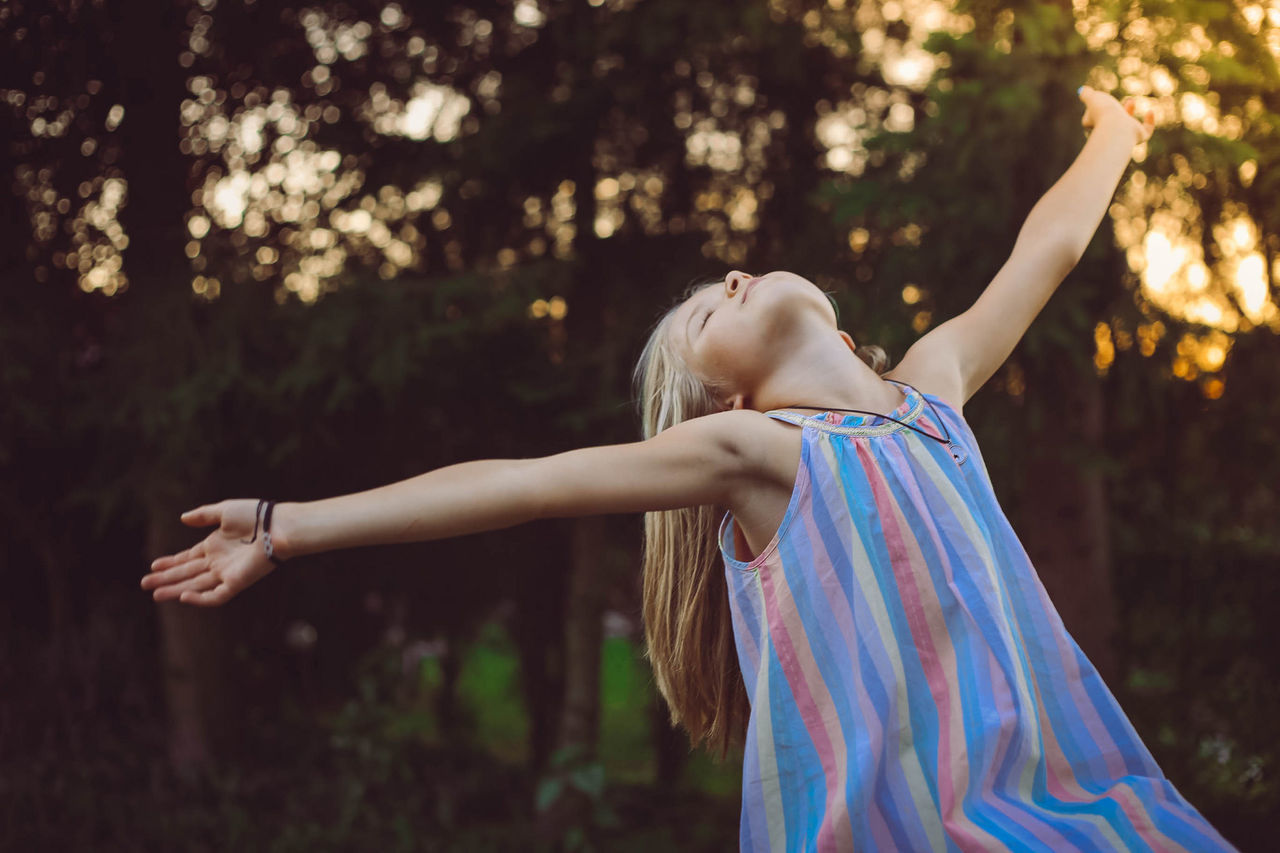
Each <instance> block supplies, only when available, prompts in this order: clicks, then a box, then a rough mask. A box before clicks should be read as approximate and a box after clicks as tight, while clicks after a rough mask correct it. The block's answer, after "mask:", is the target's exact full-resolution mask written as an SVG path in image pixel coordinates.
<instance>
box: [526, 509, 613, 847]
mask: <svg viewBox="0 0 1280 853" xmlns="http://www.w3.org/2000/svg"><path fill="white" fill-rule="evenodd" d="M606 522H607V519H605V518H603V517H601V516H589V517H586V518H578V519H574V520H573V521H572V522H571V525H572V528H571V531H572V532H571V534H570V548H569V553H570V567H569V586H568V590H567V593H566V607H565V678H564V684H565V695H564V705H563V706H562V708H561V711H560V725H559V731H558V733H557V737H556V753H557V755H558V758H559V761H558V762H557V761H555V760H554V759H553V766H552V768H551V770H550V778H552V779H556V780H559V782H560V784H561V785H562V787H561V789H560V794H559V796H557V797H556V798H555V799H554V801H553V802H552V804H551V806H550V808H547V809H546V810H545V811H543V812H542V813H541V814H540V816H539V827H538V829H539V834H540V835H541V836H542V837H543V838H544V839H552V840H554V839H560V838H563V837H564V835H565V833H566V831H567V830H568V829H569V828H570V827H589V826H590V825H591V822H592V816H591V815H592V809H593V802H592V800H593V796H594V794H595V793H598V792H588V791H583V790H582V789H581V788H580V787H578V786H577V785H575V784H574V780H575V779H576V778H581V777H579V776H576V775H575V774H574V772H573V771H575V770H580V769H582V768H584V767H585V766H587V765H591V764H594V763H595V761H596V740H597V737H598V735H599V732H600V662H601V653H600V648H601V644H602V643H603V641H604V601H605V595H604V593H605V588H606V586H607V583H608V572H607V571H606V569H607V566H608V560H607V555H606V551H605V549H606V547H607V545H608V536H607V535H606V531H607V526H606Z"/></svg>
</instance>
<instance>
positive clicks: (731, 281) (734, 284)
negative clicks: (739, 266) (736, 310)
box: [724, 270, 752, 298]
mask: <svg viewBox="0 0 1280 853" xmlns="http://www.w3.org/2000/svg"><path fill="white" fill-rule="evenodd" d="M751 278H752V277H751V276H750V275H747V274H746V273H744V272H741V271H739V270H730V271H729V274H728V275H727V276H725V277H724V289H725V293H727V294H728V295H729V297H730V298H732V297H733V296H735V295H736V294H737V293H738V292H739V291H741V290H742V289H743V288H744V287H746V286H747V282H749V281H751Z"/></svg>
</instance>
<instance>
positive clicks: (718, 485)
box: [142, 411, 759, 604]
mask: <svg viewBox="0 0 1280 853" xmlns="http://www.w3.org/2000/svg"><path fill="white" fill-rule="evenodd" d="M753 416H754V417H759V415H758V413H755V412H747V411H729V412H721V413H718V414H714V415H707V416H705V417H701V418H695V419H693V420H689V421H685V422H684V423H681V424H678V425H676V426H674V427H672V428H670V429H668V430H664V431H663V432H661V433H659V434H658V435H656V436H654V437H653V438H650V439H648V440H647V441H637V442H632V443H628V444H610V445H601V446H597V447H585V448H581V449H578V450H570V451H567V452H565V453H558V454H555V455H553V456H544V457H540V458H534V459H481V460H475V461H471V462H461V463H458V464H456V465H448V466H445V467H443V468H437V469H435V470H434V471H429V472H427V473H425V474H420V475H418V476H416V477H411V478H409V479H407V480H401V481H400V482H396V483H391V484H390V485H386V486H379V487H378V488H374V489H369V490H367V491H363V492H355V493H353V494H348V495H341V496H339V497H333V498H325V499H323V500H318V501H310V502H301V503H281V504H277V505H276V507H275V515H274V518H273V519H272V523H271V537H272V546H273V549H274V550H275V552H276V553H277V554H278V555H279V556H280V557H282V558H284V559H288V558H290V557H295V556H299V555H302V554H311V553H316V552H319V551H331V550H335V549H338V548H352V547H357V546H361V545H381V544H391V543H398V542H419V541H424V540H429V539H442V538H445V537H449V536H461V535H463V534H467V533H477V532H480V531H484V530H495V529H498V528H502V527H511V526H513V525H516V524H520V523H522V522H526V521H533V520H534V519H539V518H557V517H566V516H578V515H600V514H605V513H615V512H642V511H647V510H663V509H676V508H679V507H684V506H697V505H702V504H716V505H721V506H727V505H729V503H730V501H729V494H730V491H731V490H732V489H734V488H735V487H736V486H737V485H738V484H740V483H741V482H742V481H743V480H744V478H745V477H747V476H750V475H749V474H748V469H749V468H750V467H751V465H752V464H753V462H752V459H753V458H754V454H753V453H752V452H751V450H750V448H749V447H748V446H747V443H746V442H745V441H744V439H743V436H744V435H745V434H746V433H745V431H744V430H743V429H742V426H743V419H745V418H750V417H753ZM256 505H257V502H256V501H253V500H228V501H222V502H220V503H216V504H209V505H206V506H202V507H198V508H196V509H194V510H190V511H188V512H186V513H183V515H182V520H183V522H184V523H186V524H189V525H191V526H193V527H207V526H210V525H215V524H216V525H218V529H217V530H215V531H214V532H212V533H210V534H209V535H208V536H207V537H206V538H205V539H204V541H202V542H200V543H198V544H197V545H195V546H193V547H191V548H189V549H187V550H186V551H183V552H181V553H178V554H173V555H170V556H167V557H161V558H159V559H157V560H156V561H155V562H154V563H152V566H151V572H150V574H148V575H147V576H146V577H144V578H143V579H142V588H143V589H151V590H154V593H153V597H154V598H155V599H156V600H157V601H162V600H168V599H178V600H181V601H184V602H188V603H191V604H223V603H225V602H226V601H228V600H229V599H231V598H232V597H233V596H234V595H236V594H237V593H239V592H240V591H241V590H243V589H245V588H246V587H248V586H250V585H251V584H253V583H255V582H256V581H258V580H260V579H261V578H263V577H265V576H266V575H267V574H269V573H270V572H271V571H272V569H273V565H272V564H271V563H270V562H269V561H268V560H267V558H266V555H265V552H264V551H263V548H262V542H261V540H260V538H259V541H257V542H254V543H252V544H250V543H246V542H245V541H244V540H247V539H249V538H250V535H251V534H252V532H253V528H254V524H253V521H254V519H253V514H254V509H255V507H256Z"/></svg>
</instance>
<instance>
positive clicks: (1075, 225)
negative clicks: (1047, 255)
mask: <svg viewBox="0 0 1280 853" xmlns="http://www.w3.org/2000/svg"><path fill="white" fill-rule="evenodd" d="M1136 142H1137V140H1136V139H1135V135H1134V133H1133V123H1132V122H1131V121H1130V122H1127V123H1126V121H1124V120H1120V119H1116V120H1103V121H1101V122H1099V124H1098V126H1097V127H1095V128H1094V129H1093V132H1092V133H1090V134H1089V138H1088V139H1087V140H1085V144H1084V148H1082V149H1081V151H1080V153H1079V155H1077V156H1076V159H1075V161H1074V162H1073V163H1072V164H1071V166H1070V167H1069V168H1068V169H1067V171H1066V172H1064V173H1063V175H1062V177H1061V178H1059V179H1058V180H1057V182H1056V183H1055V184H1054V185H1053V186H1052V187H1050V188H1049V190H1048V191H1047V192H1046V193H1045V194H1044V196H1042V197H1041V199H1040V200H1039V201H1038V202H1036V204H1035V206H1034V207H1033V208H1032V209H1031V212H1030V213H1029V214H1028V215H1027V220H1026V222H1025V223H1023V226H1022V229H1021V230H1020V231H1019V232H1018V239H1017V243H1018V244H1022V245H1023V246H1027V247H1032V248H1034V247H1044V248H1046V249H1048V250H1053V251H1061V252H1062V253H1064V255H1065V256H1066V258H1067V261H1068V263H1069V264H1070V265H1074V264H1075V263H1076V261H1078V260H1080V257H1081V255H1083V254H1084V250H1085V247H1086V246H1088V245H1089V241H1090V240H1091V239H1093V234H1094V232H1095V231H1097V230H1098V224H1099V223H1100V222H1101V221H1102V217H1103V215H1104V214H1105V213H1106V212H1107V208H1108V206H1110V204H1111V199H1112V197H1113V196H1114V195H1115V191H1116V186H1117V185H1118V184H1119V183H1120V178H1121V177H1123V175H1124V171H1125V168H1126V167H1127V166H1128V165H1129V160H1130V158H1131V157H1132V156H1133V147H1134V145H1135V144H1136Z"/></svg>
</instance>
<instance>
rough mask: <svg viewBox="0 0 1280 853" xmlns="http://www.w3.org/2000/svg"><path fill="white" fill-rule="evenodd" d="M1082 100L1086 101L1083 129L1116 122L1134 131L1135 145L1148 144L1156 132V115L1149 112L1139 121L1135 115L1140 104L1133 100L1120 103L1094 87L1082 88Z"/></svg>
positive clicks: (1081, 123) (1126, 99)
mask: <svg viewBox="0 0 1280 853" xmlns="http://www.w3.org/2000/svg"><path fill="white" fill-rule="evenodd" d="M1080 100H1082V101H1084V116H1083V117H1082V118H1081V119H1080V125H1081V127H1084V128H1092V127H1096V126H1097V125H1098V124H1099V123H1101V122H1103V121H1114V122H1116V123H1117V124H1122V126H1124V127H1127V128H1128V129H1129V130H1131V131H1133V133H1134V144H1135V145H1137V144H1138V143H1140V142H1146V141H1147V140H1148V139H1150V138H1151V132H1152V131H1153V130H1155V127H1156V116H1155V113H1154V112H1152V111H1150V110H1148V111H1147V114H1146V115H1145V116H1143V117H1142V119H1141V120H1139V119H1138V118H1137V116H1136V115H1135V111H1136V110H1137V106H1138V104H1137V101H1135V100H1134V99H1133V98H1125V99H1124V101H1123V102H1120V101H1117V100H1116V99H1115V98H1114V97H1112V96H1111V95H1108V94H1107V93H1106V92H1100V91H1098V90H1097V89H1095V88H1093V87H1092V86H1081V87H1080Z"/></svg>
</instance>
